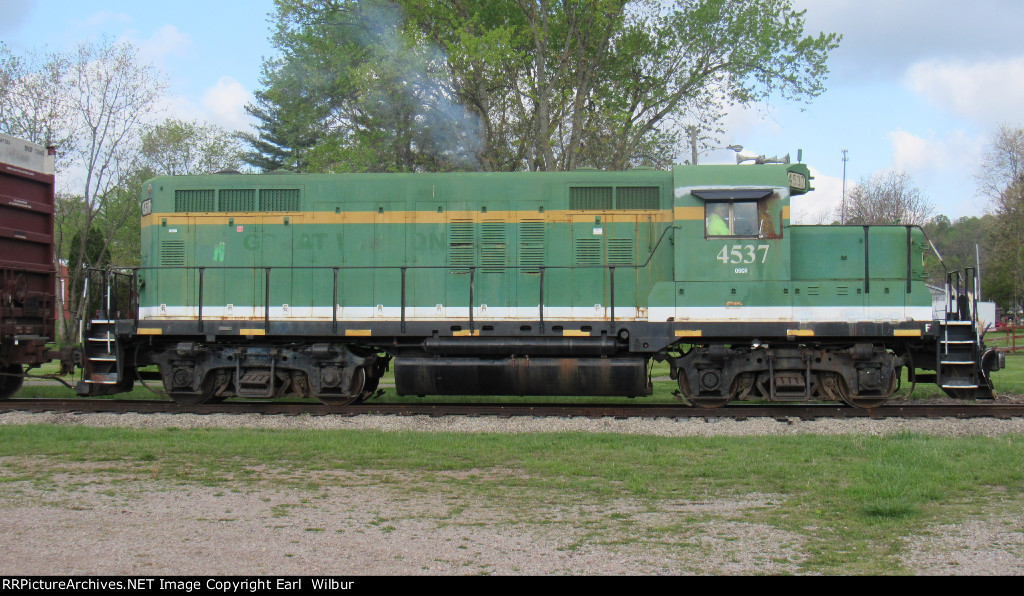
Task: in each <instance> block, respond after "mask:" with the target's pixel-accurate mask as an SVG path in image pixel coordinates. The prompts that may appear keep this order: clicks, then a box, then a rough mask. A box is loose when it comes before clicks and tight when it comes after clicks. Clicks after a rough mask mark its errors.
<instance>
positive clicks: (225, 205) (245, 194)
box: [217, 188, 256, 211]
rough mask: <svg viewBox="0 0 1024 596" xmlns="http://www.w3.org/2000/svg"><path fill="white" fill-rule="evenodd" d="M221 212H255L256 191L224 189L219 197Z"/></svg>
mask: <svg viewBox="0 0 1024 596" xmlns="http://www.w3.org/2000/svg"><path fill="white" fill-rule="evenodd" d="M217 201H218V205H217V209H218V210H219V211H255V210H256V191H255V190H254V189H252V188H224V189H221V191H220V192H219V193H218V195H217Z"/></svg>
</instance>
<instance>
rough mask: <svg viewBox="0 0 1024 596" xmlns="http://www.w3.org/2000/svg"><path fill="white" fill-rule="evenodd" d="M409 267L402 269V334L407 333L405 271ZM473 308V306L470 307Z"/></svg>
mask: <svg viewBox="0 0 1024 596" xmlns="http://www.w3.org/2000/svg"><path fill="white" fill-rule="evenodd" d="M406 269H408V267H402V333H405V270H406ZM471 302H472V300H471ZM470 308H472V305H470Z"/></svg>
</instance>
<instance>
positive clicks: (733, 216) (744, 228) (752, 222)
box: [704, 201, 761, 237]
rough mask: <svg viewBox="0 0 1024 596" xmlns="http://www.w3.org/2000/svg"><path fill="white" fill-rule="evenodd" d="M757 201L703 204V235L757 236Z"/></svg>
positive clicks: (758, 218)
mask: <svg viewBox="0 0 1024 596" xmlns="http://www.w3.org/2000/svg"><path fill="white" fill-rule="evenodd" d="M760 219H761V218H760V216H759V215H758V204H757V201H708V202H706V203H705V204H704V225H705V228H704V229H705V233H706V234H707V236H708V237H712V236H757V235H758V227H759V224H760Z"/></svg>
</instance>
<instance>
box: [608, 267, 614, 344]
mask: <svg viewBox="0 0 1024 596" xmlns="http://www.w3.org/2000/svg"><path fill="white" fill-rule="evenodd" d="M608 276H609V285H610V286H611V288H610V289H609V292H611V308H612V312H611V318H612V335H615V266H614V265H612V266H611V267H608Z"/></svg>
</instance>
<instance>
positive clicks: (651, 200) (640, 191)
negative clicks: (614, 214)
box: [615, 186, 659, 210]
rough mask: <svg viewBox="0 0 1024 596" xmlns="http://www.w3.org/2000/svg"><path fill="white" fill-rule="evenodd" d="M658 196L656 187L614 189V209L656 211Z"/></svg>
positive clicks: (622, 187)
mask: <svg viewBox="0 0 1024 596" xmlns="http://www.w3.org/2000/svg"><path fill="white" fill-rule="evenodd" d="M658 194H659V193H658V187H657V186H620V187H618V188H616V189H615V208H616V209H647V210H653V209H657V208H658V207H659V200H658Z"/></svg>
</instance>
